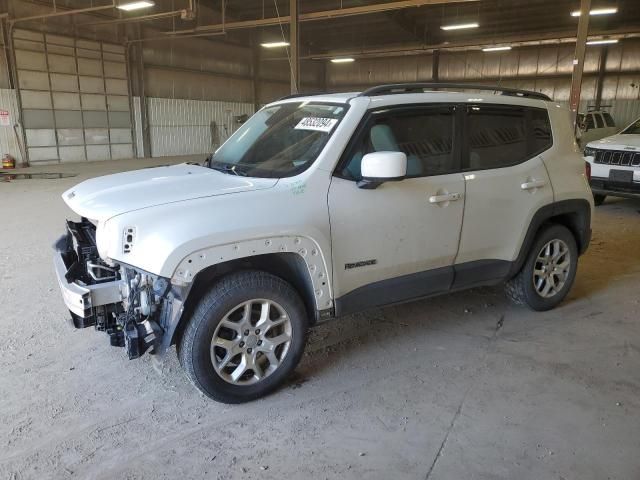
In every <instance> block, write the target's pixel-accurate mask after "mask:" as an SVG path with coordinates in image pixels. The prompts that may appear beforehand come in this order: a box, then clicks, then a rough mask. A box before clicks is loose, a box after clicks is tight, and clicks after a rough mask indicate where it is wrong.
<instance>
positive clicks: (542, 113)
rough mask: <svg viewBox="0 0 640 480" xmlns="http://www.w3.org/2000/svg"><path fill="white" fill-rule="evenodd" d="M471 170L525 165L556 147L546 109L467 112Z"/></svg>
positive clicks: (468, 166)
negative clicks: (524, 163) (553, 146)
mask: <svg viewBox="0 0 640 480" xmlns="http://www.w3.org/2000/svg"><path fill="white" fill-rule="evenodd" d="M467 135H468V143H469V152H468V158H467V159H466V169H467V170H486V169H491V168H502V167H508V166H512V165H517V164H519V163H523V162H525V161H527V160H529V159H531V158H533V157H535V156H536V155H538V154H540V153H541V152H543V151H545V150H547V149H548V148H550V147H551V146H552V145H553V138H552V133H551V124H550V122H549V114H548V112H547V110H546V109H542V108H529V107H519V106H484V105H483V106H472V107H470V108H469V109H468V112H467Z"/></svg>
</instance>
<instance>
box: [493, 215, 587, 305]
mask: <svg viewBox="0 0 640 480" xmlns="http://www.w3.org/2000/svg"><path fill="white" fill-rule="evenodd" d="M577 267H578V247H577V245H576V241H575V238H574V236H573V234H572V233H571V231H570V230H569V229H568V228H566V227H564V226H562V225H550V226H549V227H547V228H545V229H544V230H542V231H541V232H540V233H539V234H538V236H537V237H536V240H535V241H534V243H533V246H532V247H531V251H530V252H529V255H528V257H527V260H526V261H525V263H524V265H523V266H522V269H521V270H520V272H518V274H517V275H516V276H515V277H513V278H512V279H511V280H509V281H508V282H507V284H506V286H505V292H506V294H507V296H508V297H509V298H510V299H511V300H512V301H513V302H514V303H517V304H526V305H528V306H529V307H530V308H531V309H533V310H539V311H543V310H550V309H552V308H554V307H555V306H556V305H558V304H559V303H560V302H562V300H564V298H565V297H566V296H567V293H569V290H570V289H571V286H572V285H573V281H574V280H575V277H576V270H577Z"/></svg>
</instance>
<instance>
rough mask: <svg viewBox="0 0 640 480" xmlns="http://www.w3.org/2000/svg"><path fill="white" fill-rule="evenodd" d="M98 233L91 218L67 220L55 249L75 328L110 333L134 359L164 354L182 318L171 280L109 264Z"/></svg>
mask: <svg viewBox="0 0 640 480" xmlns="http://www.w3.org/2000/svg"><path fill="white" fill-rule="evenodd" d="M95 230H96V229H95V226H94V225H93V224H92V223H91V222H90V221H88V220H87V219H84V218H83V219H82V220H81V221H80V222H71V221H68V222H67V233H65V234H64V235H63V236H62V237H60V239H58V241H57V242H56V243H55V245H54V248H55V250H56V253H55V254H54V260H53V263H54V269H55V273H56V277H57V279H58V284H59V286H60V291H61V292H62V298H63V300H64V303H65V305H66V306H67V308H68V309H69V312H70V314H71V320H72V323H73V325H74V326H75V327H76V328H86V327H91V326H93V327H94V328H95V329H96V330H99V331H103V332H106V333H107V334H108V336H109V339H110V343H111V345H113V346H118V347H125V348H126V351H127V355H128V357H129V358H130V359H134V358H138V357H140V356H141V355H142V354H144V353H145V352H147V351H149V352H150V353H152V354H163V353H165V352H166V351H167V349H168V347H169V345H170V340H171V336H172V334H173V331H174V329H175V326H176V325H177V322H178V320H179V317H180V315H181V314H182V303H183V302H182V301H181V298H180V297H179V295H176V292H173V291H172V290H171V288H170V284H169V281H168V279H165V278H162V277H158V276H155V275H152V274H149V273H147V272H141V271H139V270H136V269H135V268H133V267H129V266H124V265H121V266H111V265H107V264H105V263H104V262H103V261H102V260H101V259H100V257H99V255H98V252H97V248H96V241H95ZM167 331H168V332H169V334H168V335H167V334H165V332H167Z"/></svg>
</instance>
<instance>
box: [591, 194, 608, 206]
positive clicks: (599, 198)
mask: <svg viewBox="0 0 640 480" xmlns="http://www.w3.org/2000/svg"><path fill="white" fill-rule="evenodd" d="M605 198H607V196H606V195H602V194H600V193H594V194H593V203H594V205H595V206H596V207H599V206H600V205H602V204H603V203H604V199H605Z"/></svg>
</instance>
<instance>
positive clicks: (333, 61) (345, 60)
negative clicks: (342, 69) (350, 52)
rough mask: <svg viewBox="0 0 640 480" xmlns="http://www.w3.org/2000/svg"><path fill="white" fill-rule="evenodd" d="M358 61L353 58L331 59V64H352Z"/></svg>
mask: <svg viewBox="0 0 640 480" xmlns="http://www.w3.org/2000/svg"><path fill="white" fill-rule="evenodd" d="M355 61H356V59H355V58H351V57H342V58H332V59H331V63H351V62H355Z"/></svg>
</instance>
